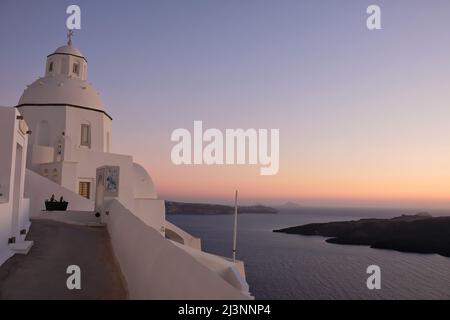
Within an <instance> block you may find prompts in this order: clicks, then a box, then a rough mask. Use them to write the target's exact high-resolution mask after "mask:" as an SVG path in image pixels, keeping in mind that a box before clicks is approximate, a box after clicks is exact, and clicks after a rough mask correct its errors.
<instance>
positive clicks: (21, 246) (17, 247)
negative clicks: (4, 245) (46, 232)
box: [9, 241, 34, 254]
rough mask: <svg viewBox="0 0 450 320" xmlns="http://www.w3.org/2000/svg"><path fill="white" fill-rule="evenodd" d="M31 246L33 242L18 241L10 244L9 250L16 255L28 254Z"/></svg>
mask: <svg viewBox="0 0 450 320" xmlns="http://www.w3.org/2000/svg"><path fill="white" fill-rule="evenodd" d="M33 244H34V242H33V241H19V242H15V243H11V244H10V245H9V248H10V249H11V250H12V251H14V253H17V254H28V252H29V251H30V249H31V247H32V246H33Z"/></svg>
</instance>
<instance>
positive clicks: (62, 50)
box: [53, 45, 84, 58]
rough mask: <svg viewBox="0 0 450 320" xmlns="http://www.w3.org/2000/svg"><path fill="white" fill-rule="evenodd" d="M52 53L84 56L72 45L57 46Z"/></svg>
mask: <svg viewBox="0 0 450 320" xmlns="http://www.w3.org/2000/svg"><path fill="white" fill-rule="evenodd" d="M53 54H71V55H74V56H77V57H82V58H84V55H83V54H82V53H81V51H80V50H78V49H77V48H75V47H74V46H69V45H65V46H62V47H59V48H58V49H56V50H55V52H54V53H53Z"/></svg>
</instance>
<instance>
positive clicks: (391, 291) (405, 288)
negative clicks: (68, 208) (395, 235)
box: [167, 209, 450, 299]
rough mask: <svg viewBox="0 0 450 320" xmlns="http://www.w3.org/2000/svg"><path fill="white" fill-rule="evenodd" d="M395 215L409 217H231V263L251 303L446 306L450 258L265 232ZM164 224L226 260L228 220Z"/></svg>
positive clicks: (309, 212) (196, 218) (314, 213)
mask: <svg viewBox="0 0 450 320" xmlns="http://www.w3.org/2000/svg"><path fill="white" fill-rule="evenodd" d="M402 213H407V214H411V213H414V211H412V212H408V211H406V212H405V211H404V210H403V211H394V210H356V209H353V210H348V209H345V210H344V209H301V210H300V211H298V212H293V211H285V212H281V213H279V214H277V215H269V214H243V215H239V222H238V224H239V226H238V258H239V259H240V260H243V261H244V262H245V267H246V275H247V281H248V283H249V284H250V291H251V292H252V294H253V295H254V296H255V297H256V298H257V299H450V258H444V257H442V256H439V255H425V254H413V253H400V252H396V251H390V250H378V249H371V248H369V247H364V246H347V245H345V246H344V245H336V244H328V243H326V242H325V238H323V237H306V236H299V235H288V234H282V233H274V232H272V230H273V229H277V228H283V227H289V226H295V225H300V224H305V223H311V222H328V221H338V220H351V219H359V218H361V217H390V216H398V215H400V214H402ZM432 214H433V215H444V214H448V213H442V212H432ZM167 218H168V220H170V221H172V222H173V223H175V224H177V225H178V226H180V227H182V228H184V229H185V230H186V231H188V232H190V233H191V234H193V235H195V236H197V237H200V238H201V239H202V245H203V249H204V250H205V251H208V252H211V253H215V254H219V255H223V256H230V255H231V245H232V227H233V216H231V215H219V216H200V215H183V216H181V215H170V216H168V217H167ZM449 232H450V230H449ZM371 264H376V265H379V266H380V267H381V273H382V289H381V290H373V291H370V290H368V289H367V287H366V280H367V277H368V275H367V274H366V268H367V266H369V265H371Z"/></svg>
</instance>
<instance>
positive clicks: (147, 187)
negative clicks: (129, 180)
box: [133, 163, 158, 199]
mask: <svg viewBox="0 0 450 320" xmlns="http://www.w3.org/2000/svg"><path fill="white" fill-rule="evenodd" d="M133 173H134V184H133V191H134V197H135V198H140V199H156V198H157V197H158V196H157V194H156V188H155V185H154V183H153V180H152V178H151V177H150V175H149V174H148V173H147V170H145V169H144V168H143V167H142V166H141V165H140V164H137V163H133Z"/></svg>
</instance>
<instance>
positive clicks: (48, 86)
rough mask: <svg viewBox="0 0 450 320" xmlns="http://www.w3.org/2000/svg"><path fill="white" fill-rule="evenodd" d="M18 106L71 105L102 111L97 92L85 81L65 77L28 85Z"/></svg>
mask: <svg viewBox="0 0 450 320" xmlns="http://www.w3.org/2000/svg"><path fill="white" fill-rule="evenodd" d="M20 105H72V106H78V107H85V108H89V109H96V110H100V111H104V110H105V107H104V105H103V102H102V100H101V99H100V96H99V95H98V93H97V91H96V90H95V89H94V88H93V87H92V86H91V85H90V84H89V83H88V82H87V81H86V80H80V79H77V78H74V77H71V76H67V75H56V76H47V77H44V78H40V79H38V80H36V81H35V82H33V83H32V84H31V85H29V86H28V87H27V88H26V89H25V91H24V93H23V94H22V96H21V97H20V100H19V106H20Z"/></svg>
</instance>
